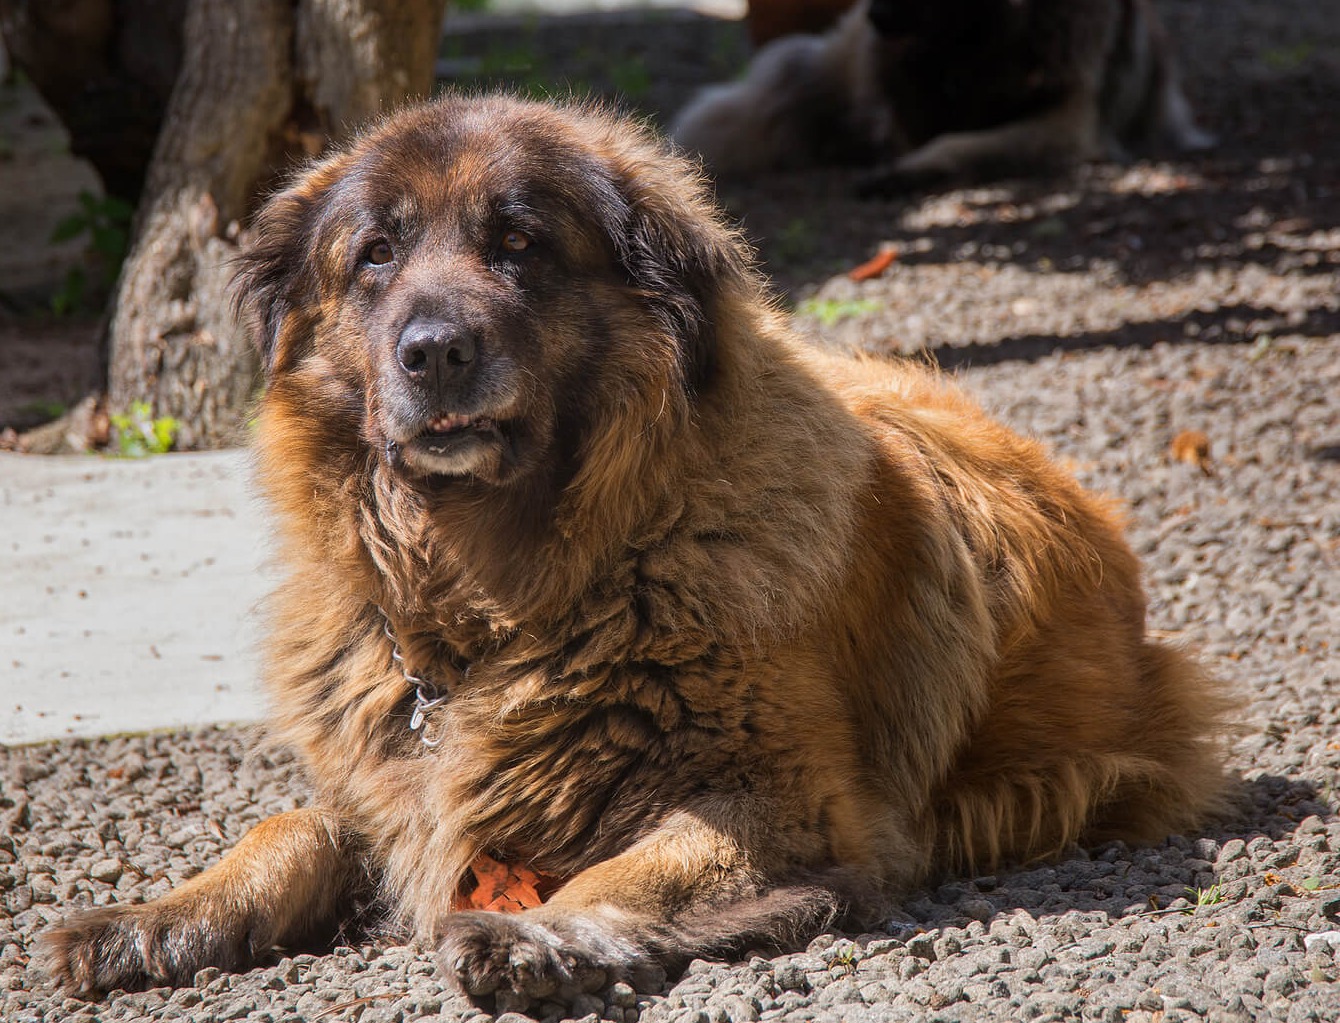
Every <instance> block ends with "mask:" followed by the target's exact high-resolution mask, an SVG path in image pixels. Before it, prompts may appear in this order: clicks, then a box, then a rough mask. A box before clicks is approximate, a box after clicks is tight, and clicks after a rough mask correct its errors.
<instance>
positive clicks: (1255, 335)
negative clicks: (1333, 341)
mask: <svg viewBox="0 0 1340 1023" xmlns="http://www.w3.org/2000/svg"><path fill="white" fill-rule="evenodd" d="M1337 332H1340V309H1312V310H1309V311H1308V313H1307V315H1305V316H1303V317H1301V318H1299V317H1294V318H1292V319H1291V318H1289V317H1287V316H1286V315H1285V314H1284V313H1282V312H1280V311H1279V310H1278V309H1267V308H1262V307H1259V306H1248V305H1232V306H1223V307H1221V308H1219V309H1216V310H1214V311H1213V312H1199V311H1196V312H1191V313H1188V314H1186V315H1185V316H1179V317H1177V318H1175V319H1169V320H1151V321H1149V322H1146V323H1140V322H1131V323H1123V324H1122V325H1121V326H1120V327H1118V328H1115V329H1113V330H1101V331H1090V332H1088V333H1082V334H1067V335H1066V336H1065V337H1057V336H1054V335H1048V334H1027V335H1022V336H1012V337H1006V338H1002V339H1001V340H999V341H992V342H985V343H980V342H974V343H972V344H966V345H956V346H953V347H949V346H941V347H937V348H934V349H930V350H929V351H928V352H927V353H926V354H928V355H929V356H931V357H932V358H934V359H935V361H936V362H937V363H938V364H939V365H940V367H941V368H942V369H947V370H955V369H964V368H966V367H969V366H993V365H996V364H997V363H1001V362H1037V361H1039V360H1040V359H1045V358H1046V357H1047V356H1049V355H1051V354H1052V353H1054V352H1057V351H1064V352H1067V353H1068V352H1083V351H1092V350H1094V349H1098V348H1152V347H1154V345H1157V344H1180V343H1186V344H1192V343H1194V344H1207V343H1209V344H1248V343H1254V342H1256V341H1257V340H1258V339H1259V338H1261V337H1262V336H1263V335H1269V334H1272V333H1278V334H1286V333H1287V334H1303V335H1307V336H1324V335H1328V334H1334V333H1337Z"/></svg>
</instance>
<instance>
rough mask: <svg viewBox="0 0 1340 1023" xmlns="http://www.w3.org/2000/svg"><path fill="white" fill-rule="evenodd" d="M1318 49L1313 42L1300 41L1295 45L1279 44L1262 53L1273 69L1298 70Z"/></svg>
mask: <svg viewBox="0 0 1340 1023" xmlns="http://www.w3.org/2000/svg"><path fill="white" fill-rule="evenodd" d="M1315 49H1316V47H1315V46H1313V45H1312V44H1311V43H1306V42H1304V43H1298V44H1296V45H1294V46H1277V47H1275V48H1274V49H1271V50H1266V51H1265V53H1263V54H1261V57H1262V59H1264V60H1265V62H1266V67H1268V68H1270V70H1272V71H1296V70H1297V69H1298V68H1300V67H1302V66H1303V65H1304V64H1306V63H1307V62H1308V60H1309V59H1310V58H1311V56H1312V53H1313V51H1314V50H1315Z"/></svg>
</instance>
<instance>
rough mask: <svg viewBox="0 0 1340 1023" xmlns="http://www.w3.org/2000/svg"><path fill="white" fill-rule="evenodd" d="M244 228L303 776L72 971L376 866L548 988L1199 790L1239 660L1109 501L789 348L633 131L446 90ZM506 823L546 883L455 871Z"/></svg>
mask: <svg viewBox="0 0 1340 1023" xmlns="http://www.w3.org/2000/svg"><path fill="white" fill-rule="evenodd" d="M256 235H257V239H258V240H257V241H256V243H255V244H254V246H253V247H252V248H251V250H250V251H249V253H248V254H247V256H246V257H245V265H244V268H243V270H242V274H241V289H242V293H243V295H244V296H245V300H246V301H247V303H248V304H249V305H250V306H252V307H253V308H254V309H255V310H256V311H257V312H258V314H259V318H260V320H261V322H262V325H263V326H262V332H263V346H264V354H265V361H266V364H267V367H268V373H269V387H268V390H267V392H266V395H265V398H264V400H263V402H262V406H261V415H260V436H259V451H260V466H261V476H262V479H263V481H264V484H265V487H266V488H267V490H268V492H269V495H270V498H271V499H272V501H273V503H274V506H275V509H276V512H277V514H278V516H279V524H280V532H281V536H282V543H283V548H282V551H283V553H282V557H283V561H284V563H285V564H286V566H287V569H288V578H287V581H286V582H285V583H284V584H283V586H282V588H281V590H280V591H279V594H278V598H277V606H276V608H275V610H274V635H273V638H272V640H271V642H270V647H269V660H268V669H267V672H266V674H267V680H268V683H269V686H270V690H271V693H272V695H273V699H274V702H275V715H274V728H275V729H276V731H277V735H278V737H279V738H280V739H282V740H284V741H286V742H288V743H291V744H292V745H293V746H294V747H296V748H297V749H298V750H299V751H300V752H301V754H302V755H303V757H304V758H305V759H306V762H307V766H308V770H309V772H310V775H311V779H312V781H313V783H314V785H315V787H316V790H317V792H318V803H317V805H316V806H314V807H313V808H311V809H308V810H300V811H296V812H293V813H288V814H283V815H280V816H278V817H275V818H273V819H271V820H269V821H266V822H265V823H263V824H261V825H260V826H258V827H257V828H255V829H254V830H253V831H252V832H251V833H250V834H249V835H247V836H246V837H245V838H244V839H243V840H242V842H241V843H240V844H239V845H238V846H237V848H236V849H235V850H233V852H232V853H230V854H229V855H228V857H227V858H226V859H225V860H224V861H223V862H222V863H221V864H219V865H218V866H216V867H214V868H213V869H211V870H209V871H207V872H206V873H204V874H202V875H201V876H199V877H197V878H195V879H192V880H191V881H189V882H187V883H186V884H184V885H182V886H181V887H180V888H179V889H177V890H176V891H174V892H173V893H171V894H170V895H168V896H167V897H165V898H163V899H160V900H158V901H157V902H153V903H149V904H147V905H140V906H120V907H115V908H111V909H104V910H99V911H96V912H93V913H88V914H85V915H83V916H79V917H75V918H74V919H73V920H71V921H69V922H68V923H67V924H66V925H65V926H64V927H63V928H61V929H58V930H56V931H54V932H52V933H51V934H50V935H49V936H48V937H47V939H46V955H47V959H48V962H49V964H50V966H51V968H52V970H53V971H54V973H55V975H56V976H57V977H59V978H60V979H61V980H62V981H63V982H65V983H66V984H68V985H70V986H71V987H73V988H75V989H79V990H83V991H93V990H106V989H109V988H114V987H126V986H129V985H134V984H149V983H152V984H158V983H165V982H166V983H180V982H183V981H189V980H190V978H191V977H192V975H193V974H194V972H195V971H196V970H197V969H199V968H200V967H203V966H209V965H217V966H221V967H224V968H227V969H239V968H244V967H246V966H247V965H248V964H250V963H252V962H254V961H256V959H257V958H258V957H260V956H263V955H264V954H266V953H267V952H269V951H270V950H272V949H274V948H275V947H279V946H291V945H292V944H293V943H295V942H297V941H299V940H302V939H303V938H305V937H306V936H308V935H310V934H312V933H314V932H316V931H319V930H320V929H322V928H325V927H329V926H330V925H331V924H332V923H334V922H335V921H337V920H338V919H339V918H340V916H341V914H344V913H346V912H347V911H348V902H349V900H350V899H351V898H352V896H353V895H354V894H355V893H357V892H359V891H360V889H362V890H366V886H367V883H368V881H369V879H371V881H372V882H373V883H375V884H376V885H378V886H379V887H380V890H381V892H382V893H383V895H384V896H385V897H386V899H387V901H388V902H389V904H390V905H392V906H393V907H395V909H396V910H397V911H398V912H399V913H401V914H402V915H403V917H404V919H405V920H406V922H407V923H408V924H409V925H410V926H411V927H412V928H413V929H414V930H415V931H416V932H417V934H418V935H419V936H420V937H421V938H423V939H425V940H429V941H433V942H436V943H437V945H438V947H439V948H440V951H441V955H440V961H441V963H442V966H443V968H444V969H445V970H446V971H447V972H448V973H449V974H451V975H452V976H454V977H456V978H458V979H459V981H460V982H461V983H462V985H463V986H464V987H465V989H466V990H467V991H469V992H470V993H472V994H475V995H487V994H489V993H497V994H498V995H499V996H500V997H501V998H502V1000H503V1002H504V1003H505V1004H508V1005H517V1004H524V1003H525V1002H526V1001H527V1000H528V999H532V998H540V997H550V996H557V997H562V996H564V995H567V994H571V993H572V992H573V991H574V990H576V989H577V988H580V987H582V986H594V985H598V984H601V983H604V982H606V981H608V980H609V979H611V978H612V977H613V976H615V975H630V974H636V973H637V971H638V968H639V967H642V966H646V965H648V964H657V963H659V964H665V965H669V966H673V965H674V964H675V963H677V962H682V961H683V960H684V959H685V958H686V957H689V956H696V955H721V954H727V953H729V952H730V951H731V950H733V949H741V948H745V947H750V946H754V945H761V944H766V943H788V942H794V941H797V940H803V939H804V938H805V937H806V936H808V935H811V934H813V933H815V932H816V931H817V930H818V929H820V928H822V927H824V926H825V925H827V924H828V923H829V922H830V921H831V920H833V919H834V917H835V915H837V914H842V915H844V916H845V917H846V918H849V919H851V920H853V921H856V922H863V923H866V924H869V923H877V922H878V921H879V920H881V919H883V918H884V914H885V913H887V912H888V910H889V909H890V906H891V903H892V900H894V899H896V898H897V897H898V896H899V895H900V893H904V892H906V891H907V890H908V888H909V886H912V885H915V884H916V883H917V882H918V880H919V879H921V878H923V877H925V876H926V875H927V873H928V872H929V871H932V870H941V869H944V868H949V867H954V866H984V865H986V864H988V863H994V862H997V861H1000V860H1003V859H1009V860H1028V859H1031V858H1034V857H1038V856H1042V855H1046V854H1048V853H1052V852H1054V851H1055V850H1058V849H1060V848H1061V847H1062V846H1064V845H1065V844H1066V843H1068V842H1071V841H1072V840H1079V841H1084V840H1090V839H1098V838H1103V837H1107V836H1123V837H1125V838H1128V839H1132V840H1141V839H1151V838H1156V837H1158V836H1160V835H1162V834H1164V833H1166V832H1168V831H1169V830H1170V829H1176V828H1184V827H1186V826H1188V825H1190V824H1192V823H1193V822H1194V821H1195V820H1196V819H1197V818H1198V817H1199V815H1200V814H1201V813H1202V812H1203V811H1204V810H1205V809H1206V808H1207V806H1208V805H1209V804H1210V803H1211V802H1212V801H1213V799H1214V797H1215V793H1216V791H1217V788H1218V780H1219V770H1218V766H1217V760H1216V755H1215V751H1214V747H1215V743H1214V738H1213V733H1214V731H1215V727H1216V724H1215V717H1216V713H1217V708H1218V707H1219V703H1220V701H1219V697H1218V696H1217V695H1216V690H1215V689H1214V687H1213V686H1212V685H1210V684H1209V683H1208V682H1207V681H1206V680H1205V678H1203V677H1202V675H1201V674H1199V673H1198V672H1197V670H1196V669H1195V668H1193V667H1192V666H1191V665H1190V664H1189V663H1188V662H1187V661H1185V660H1183V659H1182V657H1180V656H1179V655H1178V654H1176V653H1174V652H1172V651H1170V650H1167V649H1164V648H1162V647H1160V646H1157V645H1155V644H1154V643H1153V642H1151V641H1150V639H1149V638H1148V637H1147V635H1146V631H1145V622H1144V616H1145V602H1144V597H1143V595H1142V593H1141V587H1140V580H1139V575H1140V569H1139V565H1138V564H1137V562H1136V559H1135V557H1134V556H1133V555H1132V553H1131V551H1130V550H1129V549H1128V547H1127V546H1126V545H1125V543H1124V542H1123V541H1122V538H1121V535H1120V530H1119V526H1118V524H1117V518H1116V515H1115V514H1114V512H1113V511H1112V510H1111V509H1110V508H1109V507H1108V506H1107V505H1106V504H1104V503H1103V502H1101V501H1098V500H1096V499H1095V498H1093V497H1090V496H1087V495H1086V494H1085V493H1084V492H1083V491H1081V489H1080V488H1079V487H1078V486H1077V485H1076V484H1075V483H1074V482H1073V481H1072V480H1071V479H1070V477H1068V476H1067V475H1066V474H1065V473H1064V472H1062V471H1061V470H1060V469H1058V468H1057V467H1056V466H1054V465H1053V464H1052V463H1050V462H1049V461H1048V459H1047V457H1046V456H1045V455H1044V454H1043V452H1042V450H1041V449H1040V448H1039V447H1038V446H1037V445H1036V444H1033V443H1031V442H1029V441H1026V440H1022V439H1020V438H1019V437H1017V436H1015V435H1014V434H1012V433H1010V432H1008V431H1007V430H1005V429H1003V428H1002V427H1000V426H997V425H995V424H994V423H992V422H991V421H989V420H988V419H987V418H986V417H985V416H984V415H983V414H982V413H981V412H980V411H979V410H978V409H977V408H976V407H975V406H974V405H973V404H972V403H971V402H969V401H968V400H967V399H966V398H964V397H963V396H962V395H960V394H959V393H958V392H957V391H956V390H954V389H953V388H952V387H951V386H949V385H948V384H946V383H945V382H944V381H942V380H940V379H938V378H937V377H936V376H935V375H933V374H931V373H929V372H926V371H924V370H922V369H919V368H914V367H912V366H909V365H905V364H886V363H881V362H875V361H850V360H847V359H845V358H837V357H833V356H828V355H824V354H821V353H819V352H817V351H815V350H812V349H809V348H806V347H805V346H803V345H802V344H800V343H799V342H798V341H797V340H796V339H795V338H794V337H793V336H792V335H791V334H790V333H789V330H788V327H787V325H786V323H785V321H784V319H783V318H782V317H781V316H780V315H779V314H778V313H777V312H776V310H775V309H774V307H773V305H772V304H771V301H770V300H769V298H768V297H767V294H766V291H765V289H764V286H763V284H762V283H761V281H760V279H759V277H758V276H757V275H756V274H755V273H754V272H753V271H752V269H751V268H750V263H749V261H750V252H749V251H748V249H747V248H746V247H745V246H744V244H743V243H742V242H741V241H740V240H739V238H738V237H737V236H736V235H735V234H733V233H732V232H731V231H730V230H728V229H727V228H726V227H724V226H723V225H722V221H721V218H720V216H719V214H718V213H717V212H716V210H715V209H714V208H713V206H712V205H711V204H710V202H709V201H708V199H707V198H706V197H705V195H704V190H703V186H702V183H701V181H700V180H699V177H698V176H697V175H696V173H695V172H694V170H693V169H692V168H691V167H690V166H689V165H688V164H686V163H685V162H683V161H682V160H680V159H678V158H677V157H675V156H673V155H672V154H671V153H670V152H669V151H668V150H667V149H666V147H665V146H663V145H662V144H660V143H659V142H657V141H656V140H654V139H653V138H651V137H650V136H648V135H647V134H646V133H644V132H643V131H641V130H639V129H638V128H637V127H635V126H633V125H631V124H629V123H627V122H624V121H620V120H617V119H615V118H612V117H609V116H606V115H604V114H601V113H598V112H592V111H589V110H584V109H580V108H573V107H554V106H549V105H541V104H535V103H527V102H521V101H516V100H511V99H505V98H484V99H462V98H447V99H444V100H441V101H439V102H437V103H434V104H432V105H429V106H424V107H421V108H418V109H413V110H409V111H406V112H403V113H400V114H398V115H396V116H394V117H391V118H390V119H389V120H387V121H386V122H385V123H384V124H383V125H382V126H381V127H379V128H377V129H376V130H374V131H372V132H371V133H369V134H368V135H366V136H365V137H363V138H362V139H360V140H359V141H357V142H355V143H354V144H353V145H351V146H350V147H349V148H347V149H346V150H344V151H343V152H340V153H338V154H336V155H334V156H332V157H330V158H328V159H326V160H324V161H323V162H321V163H319V164H317V165H316V166H315V167H314V168H312V169H311V170H309V171H308V172H306V173H304V174H302V175H301V176H300V177H299V178H298V180H297V182H296V183H295V184H294V185H293V186H292V187H291V188H289V189H288V190H287V191H285V192H283V193H281V194H280V195H278V196H277V197H275V198H274V199H273V200H272V201H271V202H270V203H269V205H268V206H267V207H266V209H265V211H264V213H263V214H262V215H261V217H260V220H259V223H258V224H257V227H256ZM398 657H399V658H400V660H401V661H403V664H402V663H400V661H398V660H397V658H398ZM407 673H409V674H410V675H411V676H412V677H410V678H409V679H408V681H407ZM437 699H440V700H441V702H439V703H435V702H434V701H435V700H437ZM425 739H427V740H428V741H427V742H425V741H424V740H425ZM482 854H488V855H491V856H493V857H495V858H497V859H499V860H502V861H504V862H507V863H513V864H528V865H529V866H530V867H532V868H533V869H535V870H537V871H539V872H541V873H542V874H543V875H545V876H547V877H549V878H551V879H555V883H559V882H561V887H558V888H557V891H556V892H555V893H554V894H553V895H552V897H551V898H550V899H549V901H548V902H547V903H546V904H545V905H543V906H540V907H538V908H532V909H529V910H527V911H525V912H523V913H519V914H516V915H503V914H499V913H491V912H467V911H461V909H460V903H459V900H460V898H461V894H462V891H463V889H464V887H465V880H464V879H465V878H467V877H468V876H469V870H470V867H471V865H472V863H474V862H475V861H476V860H477V858H478V857H480V856H481V855H482Z"/></svg>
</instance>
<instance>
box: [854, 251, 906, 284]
mask: <svg viewBox="0 0 1340 1023" xmlns="http://www.w3.org/2000/svg"><path fill="white" fill-rule="evenodd" d="M897 258H898V250H897V249H894V248H888V249H880V250H879V252H877V253H875V255H874V256H873V257H871V258H870V259H867V260H866V261H865V262H864V263H862V264H861V265H860V266H854V267H852V268H851V269H850V270H848V271H847V277H848V278H849V279H851V280H853V281H868V280H871V279H872V278H875V277H879V276H880V275H881V274H883V273H884V271H885V270H887V269H888V268H889V267H891V266H893V261H894V260H895V259H897Z"/></svg>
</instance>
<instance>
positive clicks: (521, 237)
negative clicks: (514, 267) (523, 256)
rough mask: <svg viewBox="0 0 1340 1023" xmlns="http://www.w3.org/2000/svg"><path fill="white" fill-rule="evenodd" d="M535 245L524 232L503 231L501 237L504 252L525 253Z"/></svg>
mask: <svg viewBox="0 0 1340 1023" xmlns="http://www.w3.org/2000/svg"><path fill="white" fill-rule="evenodd" d="M534 244H535V240H534V239H533V238H531V236H530V235H528V234H526V232H525V231H505V232H504V233H503V236H502V247H503V251H504V252H525V251H526V250H527V249H528V248H530V247H531V246H532V245H534Z"/></svg>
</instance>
